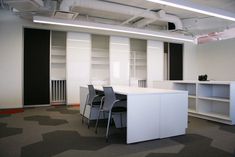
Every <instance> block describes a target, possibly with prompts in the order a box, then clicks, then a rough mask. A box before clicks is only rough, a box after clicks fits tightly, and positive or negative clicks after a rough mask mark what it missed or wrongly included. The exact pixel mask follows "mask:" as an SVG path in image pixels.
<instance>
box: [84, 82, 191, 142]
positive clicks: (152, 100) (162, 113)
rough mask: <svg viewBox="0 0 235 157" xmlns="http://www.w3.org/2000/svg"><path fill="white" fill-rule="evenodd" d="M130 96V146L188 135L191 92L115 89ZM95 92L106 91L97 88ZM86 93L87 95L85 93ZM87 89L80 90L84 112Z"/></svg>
mask: <svg viewBox="0 0 235 157" xmlns="http://www.w3.org/2000/svg"><path fill="white" fill-rule="evenodd" d="M112 87H113V89H114V92H115V93H117V94H123V95H126V96H127V141H126V142H127V143H128V144H129V143H135V142H141V141H147V140H153V139H159V138H166V137H171V136H177V135H182V134H185V131H186V128H187V121H188V112H187V111H188V92H187V91H178V90H165V89H154V88H138V87H128V86H112ZM95 89H96V90H101V91H102V90H103V88H102V87H101V86H95ZM85 91H86V92H85ZM86 94H87V87H86V86H84V87H81V100H82V99H83V101H81V111H83V107H84V102H85V101H84V99H85V98H86Z"/></svg>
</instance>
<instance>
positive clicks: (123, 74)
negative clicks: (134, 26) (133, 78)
mask: <svg viewBox="0 0 235 157" xmlns="http://www.w3.org/2000/svg"><path fill="white" fill-rule="evenodd" d="M129 53H130V41H129V38H126V37H119V36H110V84H112V85H129V56H130V54H129Z"/></svg>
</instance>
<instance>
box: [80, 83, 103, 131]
mask: <svg viewBox="0 0 235 157" xmlns="http://www.w3.org/2000/svg"><path fill="white" fill-rule="evenodd" d="M103 96H104V95H103V94H100V95H97V94H96V91H95V88H94V86H93V85H88V94H87V98H86V103H85V106H84V109H83V114H82V123H84V117H85V111H86V107H87V105H89V106H90V113H89V117H88V118H87V119H88V122H87V126H88V128H89V127H90V119H91V112H92V108H97V109H98V108H99V107H100V103H101V98H102V97H103Z"/></svg>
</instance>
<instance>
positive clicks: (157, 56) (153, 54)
mask: <svg viewBox="0 0 235 157" xmlns="http://www.w3.org/2000/svg"><path fill="white" fill-rule="evenodd" d="M163 65H164V52H163V42H161V41H154V40H148V41H147V85H148V87H153V81H154V80H160V81H162V80H163V77H164V71H163V70H164V69H163Z"/></svg>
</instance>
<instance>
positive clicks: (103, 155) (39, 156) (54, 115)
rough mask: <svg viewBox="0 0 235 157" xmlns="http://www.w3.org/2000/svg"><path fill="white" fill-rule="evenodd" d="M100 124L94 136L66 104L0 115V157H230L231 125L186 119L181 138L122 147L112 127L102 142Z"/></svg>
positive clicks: (120, 133)
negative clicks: (184, 129)
mask: <svg viewBox="0 0 235 157" xmlns="http://www.w3.org/2000/svg"><path fill="white" fill-rule="evenodd" d="M105 122H106V121H103V122H101V125H100V128H99V130H98V134H95V133H94V127H93V126H94V122H93V123H92V124H91V127H90V129H88V128H87V125H86V124H82V123H81V116H80V112H79V109H78V108H76V107H66V106H57V107H55V106H51V107H39V108H32V109H25V111H24V112H21V113H16V114H11V115H9V114H8V115H0V157H20V156H21V157H79V156H81V157H86V156H89V157H111V156H114V157H118V156H123V157H173V156H174V157H189V156H190V157H198V156H206V157H235V126H229V125H224V124H220V123H215V122H211V121H206V120H202V119H198V118H193V117H189V124H188V129H187V134H186V135H182V136H177V137H172V138H165V139H160V140H152V141H147V142H141V143H135V144H130V145H127V144H125V141H126V130H125V129H116V128H115V127H114V126H112V127H111V130H110V133H111V136H110V141H109V142H108V143H106V142H105V138H104V136H105Z"/></svg>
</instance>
